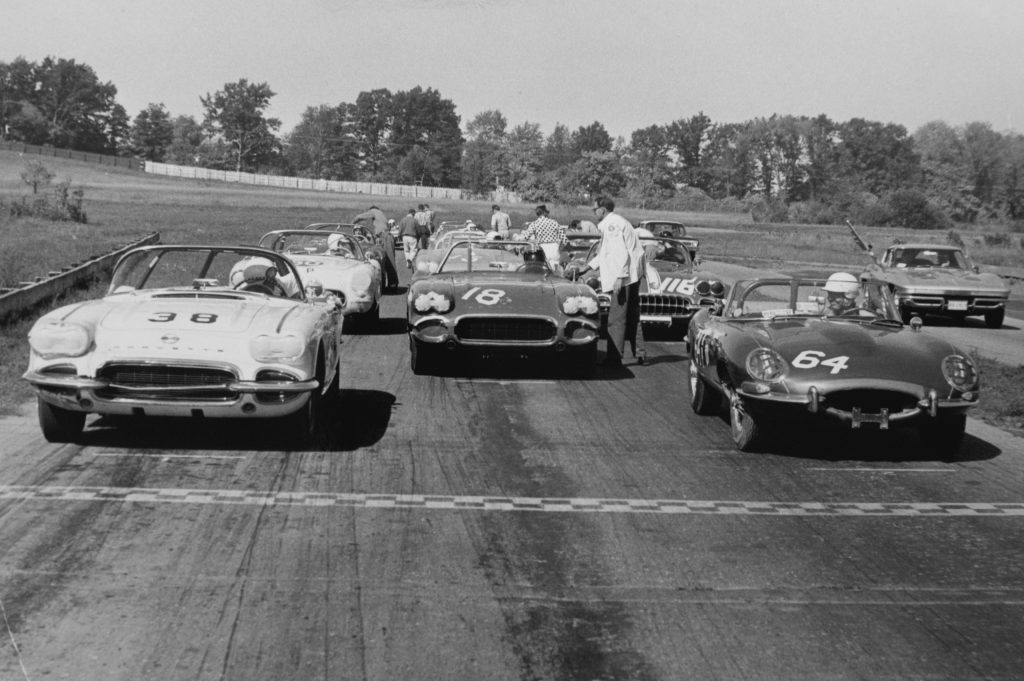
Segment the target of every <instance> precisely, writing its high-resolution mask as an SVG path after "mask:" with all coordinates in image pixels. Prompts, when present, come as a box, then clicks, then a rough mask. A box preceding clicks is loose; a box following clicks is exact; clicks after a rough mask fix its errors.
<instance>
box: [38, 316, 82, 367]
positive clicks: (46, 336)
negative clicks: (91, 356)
mask: <svg viewBox="0 0 1024 681" xmlns="http://www.w3.org/2000/svg"><path fill="white" fill-rule="evenodd" d="M28 344H29V346H30V347H31V348H32V350H33V351H35V353H36V354H37V355H39V356H40V357H44V358H46V359H51V358H53V357H81V356H82V355H84V354H85V353H87V352H88V351H89V348H90V347H91V346H92V339H91V338H90V337H89V332H88V331H86V329H85V327H82V326H79V325H78V324H64V323H57V324H42V325H38V326H36V327H34V328H33V329H32V330H31V331H30V332H29V334H28Z"/></svg>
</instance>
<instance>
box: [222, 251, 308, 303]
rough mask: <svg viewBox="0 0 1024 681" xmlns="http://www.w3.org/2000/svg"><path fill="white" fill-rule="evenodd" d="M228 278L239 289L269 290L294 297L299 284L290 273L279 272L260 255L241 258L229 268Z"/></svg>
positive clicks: (273, 293)
mask: <svg viewBox="0 0 1024 681" xmlns="http://www.w3.org/2000/svg"><path fill="white" fill-rule="evenodd" d="M228 280H229V281H230V283H231V286H232V287H233V288H236V289H238V290H241V291H247V290H252V291H257V292H265V291H270V292H271V294H272V295H280V293H281V292H282V291H283V292H284V295H285V296H287V297H289V298H294V297H295V296H297V295H298V294H299V285H298V282H296V281H295V277H293V276H292V275H291V273H285V274H279V273H278V271H277V267H276V266H275V265H274V263H272V262H271V261H270V260H267V259H266V258H260V257H252V258H242V259H241V260H239V261H238V262H236V263H235V264H234V266H233V267H232V268H231V274H230V275H229V276H228Z"/></svg>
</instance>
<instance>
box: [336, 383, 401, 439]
mask: <svg viewBox="0 0 1024 681" xmlns="http://www.w3.org/2000/svg"><path fill="white" fill-rule="evenodd" d="M394 404H395V396H394V395H392V394H391V393H387V392H383V391H380V390H345V389H342V391H341V396H340V398H339V399H338V401H337V404H336V405H333V406H331V407H330V408H329V409H328V410H326V411H325V417H324V422H325V427H324V435H325V440H326V442H325V444H324V447H323V449H325V450H326V451H331V452H351V451H354V450H356V449H359V448H360V447H370V446H372V445H375V444H377V442H379V441H380V439H381V438H382V437H384V433H385V432H386V431H387V429H388V424H389V423H390V422H391V413H392V411H393V409H394Z"/></svg>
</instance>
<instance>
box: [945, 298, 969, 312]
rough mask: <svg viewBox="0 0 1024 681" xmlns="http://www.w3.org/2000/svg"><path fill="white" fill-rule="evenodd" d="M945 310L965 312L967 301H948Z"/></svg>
mask: <svg viewBox="0 0 1024 681" xmlns="http://www.w3.org/2000/svg"><path fill="white" fill-rule="evenodd" d="M946 308H947V309H950V310H966V309H967V301H966V300H951V301H949V304H948V305H947V306H946Z"/></svg>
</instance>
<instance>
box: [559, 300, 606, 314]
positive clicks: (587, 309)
mask: <svg viewBox="0 0 1024 681" xmlns="http://www.w3.org/2000/svg"><path fill="white" fill-rule="evenodd" d="M598 309H599V306H598V304H597V301H596V300H594V299H593V298H591V297H590V296H569V297H567V298H566V299H565V300H563V301H562V312H564V313H565V314H567V315H577V314H582V315H595V314H597V311H598Z"/></svg>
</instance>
